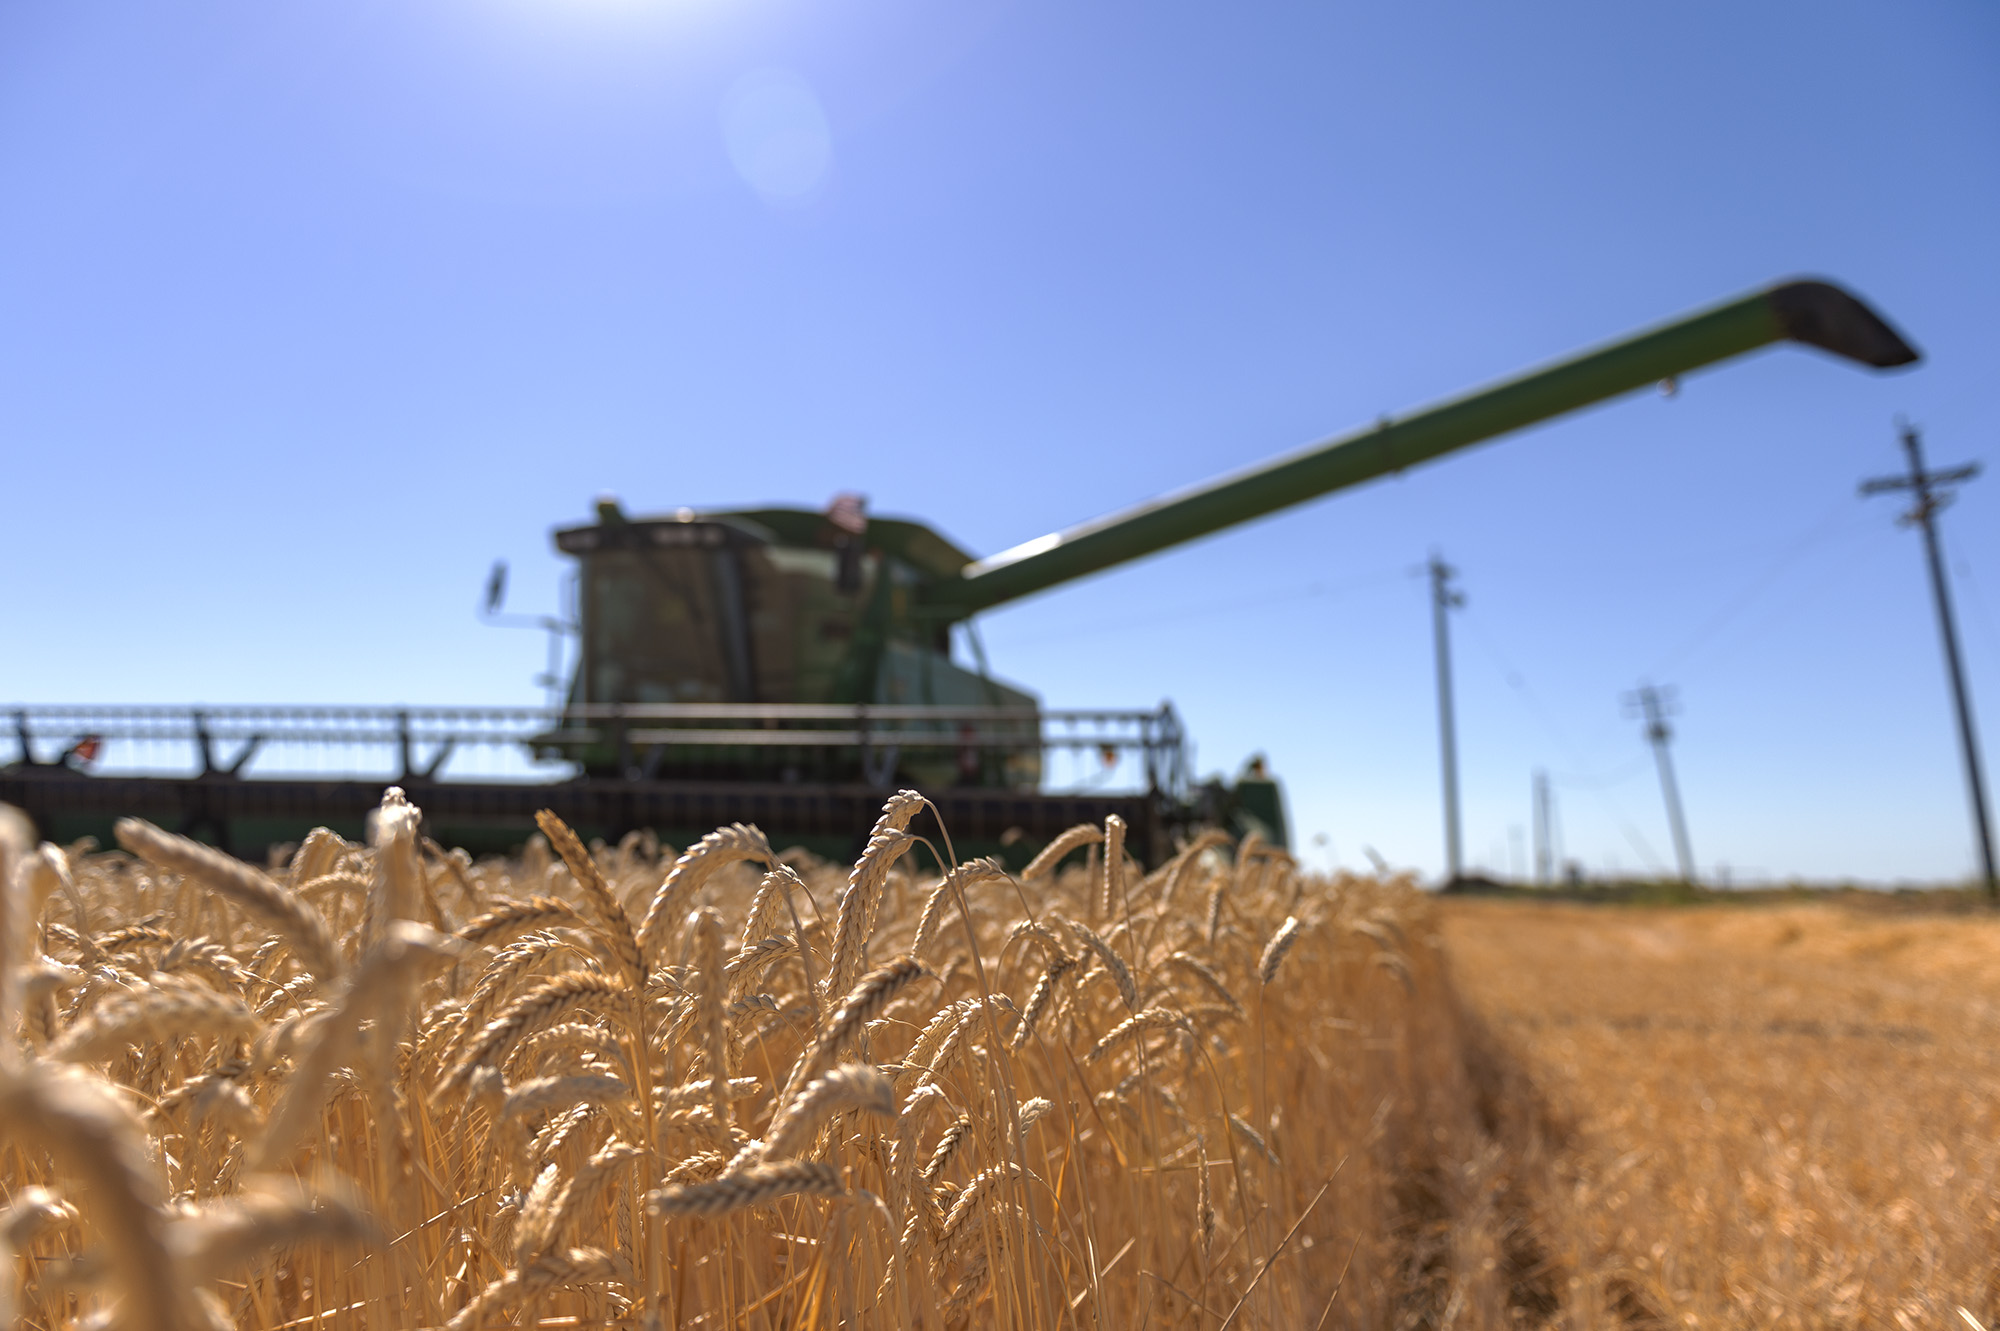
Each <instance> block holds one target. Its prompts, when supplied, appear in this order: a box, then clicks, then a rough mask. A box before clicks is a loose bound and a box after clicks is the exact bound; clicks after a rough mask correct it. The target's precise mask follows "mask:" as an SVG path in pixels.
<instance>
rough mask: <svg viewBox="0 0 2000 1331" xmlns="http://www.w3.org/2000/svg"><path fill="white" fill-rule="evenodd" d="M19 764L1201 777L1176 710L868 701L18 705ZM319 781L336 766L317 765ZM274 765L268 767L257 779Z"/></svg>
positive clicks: (1157, 786) (1152, 781) (417, 773)
mask: <svg viewBox="0 0 2000 1331" xmlns="http://www.w3.org/2000/svg"><path fill="white" fill-rule="evenodd" d="M6 710H7V712H9V713H11V714H12V717H13V722H14V727H13V728H14V734H15V740H16V743H17V745H18V747H19V753H18V756H17V758H16V761H17V762H19V763H22V764H25V765H30V766H46V765H56V764H61V765H67V766H70V767H72V768H76V769H78V770H80V771H91V770H108V769H110V768H113V767H116V768H117V769H118V770H121V771H133V770H147V769H150V770H165V769H168V768H177V769H178V770H180V771H183V772H184V771H186V770H187V763H188V761H189V760H191V762H192V765H193V767H194V769H195V770H196V771H198V772H200V773H202V774H204V775H223V776H244V775H250V774H251V772H250V770H249V769H250V768H251V764H252V762H253V760H256V759H258V758H259V757H260V756H261V755H265V754H268V753H269V752H271V751H272V750H275V749H280V748H282V749H286V750H288V751H293V752H296V751H297V750H299V749H301V748H302V749H305V750H307V751H313V750H317V751H319V752H321V753H322V754H327V755H329V756H334V751H336V750H339V749H343V748H345V749H349V750H352V749H362V750H384V751H386V752H387V753H388V754H389V755H390V759H391V762H392V764H393V768H394V770H395V771H397V772H400V773H401V774H402V775H403V776H404V777H406V778H411V779H422V780H437V779H440V778H441V777H442V776H443V769H444V766H445V763H446V761H447V760H448V759H450V758H451V757H452V756H453V755H454V754H457V753H460V752H462V751H465V750H470V749H478V748H499V749H505V750H513V751H519V752H526V751H528V750H536V751H539V752H541V753H544V754H547V753H552V752H553V753H561V754H563V755H565V756H566V757H576V756H579V755H581V754H582V753H583V752H584V751H585V750H589V749H601V748H606V747H608V748H611V749H613V750H614V751H616V752H617V753H618V754H619V756H620V761H619V763H618V767H619V769H620V770H623V771H625V772H627V773H628V774H629V775H633V776H638V775H642V774H648V775H649V774H650V771H649V769H648V768H647V765H646V763H645V761H644V758H645V755H646V754H647V753H648V752H649V751H655V750H660V749H663V748H665V747H668V746H671V747H672V748H674V749H676V750H681V751H685V750H723V749H734V750H743V749H753V750H755V749H794V750H820V751H824V750H828V749H852V750H855V751H857V752H858V753H859V754H860V755H861V757H862V761H863V766H864V767H873V766H879V765H880V763H881V761H882V759H884V758H887V760H888V762H889V765H890V766H893V763H894V756H895V755H896V754H897V753H898V752H906V751H910V752H921V751H926V750H929V751H938V750H945V751H957V752H964V751H967V750H1007V751H1021V750H1034V751H1038V752H1040V753H1043V754H1046V753H1049V752H1053V751H1062V750H1069V751H1072V752H1077V753H1087V752H1095V753H1098V754H1100V755H1102V756H1103V758H1104V762H1105V766H1106V768H1107V769H1109V768H1110V767H1112V766H1113V765H1115V764H1116V763H1118V762H1122V760H1123V759H1125V758H1126V757H1127V756H1130V757H1132V758H1135V759H1136V760H1137V771H1136V773H1135V774H1136V775H1138V776H1139V777H1140V778H1141V779H1142V780H1143V784H1144V786H1145V788H1147V789H1150V790H1155V791H1164V792H1169V793H1174V794H1179V793H1182V792H1184V791H1185V790H1186V787H1187V781H1188V775H1189V773H1188V767H1187V748H1186V735H1185V732H1184V731H1183V730H1182V728H1181V723H1180V718H1179V717H1178V716H1177V715H1176V714H1175V712H1174V709H1173V707H1172V705H1171V704H1166V703H1163V704H1161V706H1160V707H1159V708H1157V709H1155V710H1152V711H1135V710H1117V709H1109V708H1049V709H1037V708H1018V707H932V706H916V705H889V704H875V703H862V704H854V705H846V704H800V703H634V704H628V705H592V706H582V707H570V708H562V709H549V708H542V707H417V706H411V707H355V706H314V705H286V706H213V707H188V706H167V705H157V704H144V705H125V706H69V705H51V704H39V705H15V706H12V707H9V708H7V709H6ZM159 745H186V746H189V747H188V748H187V749H185V750H183V751H182V753H183V754H184V755H185V756H184V757H183V758H182V759H181V761H179V762H170V763H161V762H157V761H153V762H146V761H134V755H133V753H132V751H131V750H132V748H133V747H134V746H140V747H141V748H142V756H152V754H156V753H157V748H153V749H152V751H151V754H146V753H143V750H144V748H146V747H147V746H159ZM308 766H309V767H310V769H311V770H312V771H313V772H314V773H315V774H323V773H326V772H328V771H330V770H333V769H332V768H330V767H329V766H328V764H327V763H326V762H324V761H321V762H315V763H311V764H308ZM271 774H275V773H274V771H272V770H269V769H267V768H266V767H265V766H262V765H260V766H259V767H258V768H257V769H256V771H255V775H271Z"/></svg>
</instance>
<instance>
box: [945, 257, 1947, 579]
mask: <svg viewBox="0 0 2000 1331" xmlns="http://www.w3.org/2000/svg"><path fill="white" fill-rule="evenodd" d="M1773 342H1798V343H1801V344H1804V345H1806V346H1813V347H1818V348H1820V349H1821V350H1823V351H1828V352H1831V353H1833V354H1834V355H1836V356H1840V357H1843V358H1845V359H1847V360H1852V361H1858V362H1859V363H1861V364H1863V365H1867V366H1871V367H1873V368H1876V369H1887V368H1890V367H1893V366H1898V365H1909V364H1911V363H1913V362H1915V361H1916V360H1917V359H1918V354H1917V352H1916V351H1915V350H1914V349H1913V348H1912V347H1911V346H1910V345H1909V343H1908V342H1906V341H1904V340H1903V337H1902V335H1901V334H1899V333H1898V332H1897V331H1896V330H1895V329H1894V328H1892V327H1890V326H1889V324H1888V322H1887V321H1886V320H1884V319H1883V318H1882V317H1881V316H1880V315H1878V314H1876V313H1875V312H1874V311H1873V310H1871V309H1869V308H1868V307H1867V306H1866V305H1864V304H1862V303H1861V301H1860V300H1858V299H1856V298H1855V297H1854V296H1851V295H1849V294H1848V293H1847V292H1845V291H1843V290H1841V289H1840V288H1839V287H1837V286H1834V285H1833V284H1832V283H1829V282H1821V281H1795V282H1785V283H1781V284H1779V285H1777V286H1773V287H1768V288H1766V289H1765V290H1762V291H1759V292H1756V293H1755V294H1753V295H1749V296H1744V297H1742V298H1741V299H1739V300H1734V301H1730V302H1729V303H1728V304H1725V305H1719V306H1716V307H1714V308H1713V309H1708V310H1703V311H1700V312H1698V313H1695V314H1691V315H1688V316H1686V317H1685V318H1681V319H1677V320H1675V321H1674V322H1672V323H1669V324H1664V325H1662V326H1660V327H1658V328H1654V329H1650V330H1648V331H1646V332H1643V333H1639V334H1637V335H1635V336H1633V337H1629V338H1626V339H1624V340H1623V341H1620V342H1614V343H1612V344H1610V345H1609V346H1604V347H1599V348H1597V349H1596V350H1594V351H1586V352H1584V353H1583V354H1582V355H1579V356H1576V357H1573V358H1571V359H1569V360H1566V361H1561V362H1559V363H1557V364H1555V365H1551V366H1547V367H1545V368H1543V369H1539V370H1532V371H1530V372H1528V373H1527V374H1524V375H1522V376H1520V377H1519V378H1515V379H1509V380H1507V381H1505V382H1503V383H1499V384H1495V385H1493V386H1492V387H1490V388H1483V389H1479V390H1477V391H1475V392H1473V393H1470V394H1468V395H1466V396H1464V397H1458V398H1452V399H1450V400H1448V401H1445V402H1442V403H1439V404H1438V405H1436V406H1433V407H1426V408H1424V409H1422V410H1419V411H1417V412H1415V413H1413V414H1411V415H1408V416H1405V417H1403V418H1402V419H1400V420H1393V419H1390V418H1388V417H1384V418H1383V419H1382V420H1381V421H1379V422H1377V423H1376V424H1374V425H1372V426H1368V427H1365V428H1363V429H1360V430H1356V431H1354V432H1352V433H1350V434H1345V435H1341V436H1338V437H1336V438H1333V439H1329V440H1326V441H1324V442H1321V443H1318V444H1314V445H1312V446H1311V447H1309V448H1306V449H1303V450H1301V451H1299V452H1296V453H1291V454H1287V455H1285V456H1283V457H1279V458H1275V459H1273V460H1272V461H1270V462H1266V463H1264V464H1262V465H1260V466H1257V467H1252V468H1250V469H1249V470H1247V471H1243V472H1239V473H1237V474H1236V475H1234V476H1226V477H1223V478H1222V479H1220V480H1217V481H1211V482H1209V483H1208V484H1206V485H1201V486H1196V487H1195V488H1193V489H1190V490H1184V491H1182V492H1180V493H1178V494H1172V495H1167V496H1165V497H1163V498H1160V499H1154V500H1150V501H1148V502H1146V503H1143V504H1140V505H1138V506H1136V507H1134V508H1129V509H1126V510H1125V511H1124V512H1122V513H1114V514H1111V515H1110V516H1108V517H1102V518H1097V519H1095V520H1094V521H1091V522H1086V523H1083V524H1081V525H1080V526H1076V527H1071V528H1070V529H1069V530H1068V531H1063V532H1056V533H1053V534H1051V535H1048V536H1041V537H1037V538H1036V539H1034V540H1032V541H1027V542H1024V543H1023V544H1021V545H1017V546H1015V547H1014V548H1013V549H1011V550H1004V551H1002V552H1001V553H999V554H997V555H993V556H991V557H989V558H986V559H981V560H978V561H976V562H974V563H971V564H968V565H966V567H965V570H964V572H963V573H961V574H960V576H959V577H957V578H955V579H947V580H943V581H940V582H934V583H931V584H930V585H929V586H928V587H927V588H926V589H925V592H924V599H925V601H926V603H927V605H926V609H928V610H929V611H930V613H932V614H933V615H935V616H937V617H938V618H943V619H961V618H964V617H966V616H969V615H972V614H976V613H977V612H979V611H981V610H985V609H988V608H990V607H992V606H995V605H999V604H1000V603H1002V602H1004V601H1012V600H1017V599H1019V598H1021V597H1023V596H1031V595H1033V594H1034V593H1036V592H1039V591H1044V590H1046V589H1048V588H1050V587H1053V586H1056V585H1057V584H1059V583H1064V582H1069V581H1072V580H1074V579H1076V578H1081V577H1085V576H1088V575H1089V574H1092V573H1096V572H1098V571H1100V570H1102V569H1107V568H1110V567H1112V566H1113V565H1115V564H1123V563H1128V562H1130V561H1131V560H1135V559H1140V558H1143V557H1145V556H1146V555H1150V554H1153V553H1155V552H1157V551H1160V550H1164V549H1166V548H1168V547H1169V546H1174V545H1179V544H1181V543H1182V542H1185V541H1191V540H1195V539H1196V538H1198V537H1202V536H1206V535H1208V534H1210V533H1211V532H1217V531H1221V530H1222V529H1223V528H1225V527H1233V526H1236V525H1237V524H1239V523H1244V522H1249V521H1252V520H1253V519H1256V518H1260V517H1263V516H1265V515H1266V514H1269V513H1275V512H1277V511H1278V510H1280V509H1284V508H1289V507H1291V506H1292V505H1294V504H1302V503H1304V502H1305V501H1307V500H1309V499H1317V498H1318V497H1320V496H1321V495H1324V494H1330V493H1332V492H1333V491H1335V490H1341V489H1345V488H1346V487H1348V486H1350V485H1358V484H1360V483H1361V482H1363V481H1367V480H1373V479H1374V478H1375V477H1377V476H1382V475H1385V474H1387V473H1389V472H1392V471H1401V470H1403V469H1404V468H1406V467H1410V466H1414V465H1415V464H1417V463H1419V462H1428V461H1430V460H1431V459H1432V458H1436V457H1441V456H1443V455H1444V454H1446V453H1449V452H1452V451H1453V450H1455V449H1460V448H1464V447H1467V446H1468V445H1471V444H1476V443H1480V442H1482V441H1484V440H1487V439H1492V438H1494V437H1495V436H1497V435H1502V434H1506V433H1507V432H1509V431H1511V430H1518V429H1521V428H1522V427H1523V426H1528V425H1533V424H1535V423H1536V422H1538V421H1545V420H1548V419H1549V418H1551V417H1554V416H1560V415H1562V414H1563V413H1565V412H1569V411H1575V410H1576V409H1577V408H1579V407H1586V406H1589V405H1591V404H1592V403H1595V402H1602V401H1604V400H1605V399H1606V398H1611V397H1616V396H1618V395H1619V394H1621V393H1628V392H1631V391H1632V390H1633V389H1636V388H1643V387H1645V386H1647V385H1649V384H1656V383H1660V382H1662V381H1664V380H1668V379H1673V378H1677V377H1678V376H1680V375H1684V374H1687V373H1689V372H1690V371H1693V370H1697V369H1700V368H1702V367H1703V366H1705V365H1713V364H1715V363H1716V362H1717V361H1723V360H1728V359H1729V358H1730V357H1732V356H1740V355H1742V354H1743V353H1744V352H1746V351H1754V350H1756V349H1757V348H1759V347H1763V346H1768V345H1770V344H1771V343H1773Z"/></svg>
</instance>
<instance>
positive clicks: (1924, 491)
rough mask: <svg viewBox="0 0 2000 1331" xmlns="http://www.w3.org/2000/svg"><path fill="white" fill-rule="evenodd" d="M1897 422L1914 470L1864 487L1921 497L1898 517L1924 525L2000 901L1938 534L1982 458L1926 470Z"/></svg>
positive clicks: (1976, 810) (1970, 788) (1982, 844)
mask: <svg viewBox="0 0 2000 1331" xmlns="http://www.w3.org/2000/svg"><path fill="white" fill-rule="evenodd" d="M1897 424H1898V426H1899V427H1900V429H1901V431H1902V436H1903V451H1904V452H1905V453H1907V454H1908V455H1909V460H1910V472H1909V475H1907V476H1878V477H1876V478H1875V479H1874V480H1871V481H1863V482H1862V483H1861V493H1862V495H1863V496H1864V497H1865V496H1868V495H1878V494H1886V493H1888V492H1890V491H1893V490H1908V491H1910V492H1911V493H1912V494H1913V495H1914V496H1915V497H1916V503H1914V504H1912V505H1911V506H1910V509H1909V511H1908V512H1906V513H1904V514H1903V515H1902V516H1901V517H1900V518H1898V519H1897V520H1898V521H1899V522H1901V523H1902V525H1904V526H1905V527H1921V528H1923V532H1924V555H1925V558H1926V559H1927V560H1928V561H1929V564H1930V570H1931V593H1932V595H1933V596H1934V597H1935V598H1936V600H1937V616H1938V631H1939V633H1940V634H1941V635H1942V636H1943V638H1944V664H1945V670H1946V672H1947V673H1948V674H1949V675H1950V676H1951V700H1952V703H1953V705H1954V706H1955V707H1956V708H1957V711H1958V743H1959V751H1960V753H1961V755H1962V757H1963V759H1964V762H1965V785H1966V790H1967V793H1968V794H1969V795H1970V797H1971V801H1972V825H1973V829H1974V831H1975V832H1976V833H1977V834H1978V837H1979V860H1980V866H1981V868H1983V869H1984V870H1985V873H1986V896H1987V899H1988V900H1989V901H2000V878H1996V877H1995V875H1994V869H1993V828H1992V824H1991V822H1990V821H1989V820H1988V818H1987V815H1986V777H1985V774H1984V773H1983V772H1982V771H1981V770H1980V763H1979V737H1978V734H1977V733H1976V732H1975V730H1974V729H1973V724H1972V697H1971V695H1970V694H1969V693H1968V692H1967V691H1966V687H1965V668H1964V666H1963V665H1961V664H1960V662H1959V659H1958V625H1957V623H1956V622H1955V621H1954V620H1953V618H1952V613H1951V589H1950V587H1949V586H1948V585H1947V584H1946V582H1945V580H1944V559H1943V557H1942V556H1940V555H1939V554H1938V537H1937V515H1938V514H1939V513H1940V512H1941V511H1943V509H1944V507H1945V506H1946V505H1947V504H1949V503H1951V501H1952V500H1953V498H1955V497H1956V496H1955V495H1954V493H1953V491H1952V489H1951V487H1952V486H1954V485H1959V484H1961V483H1963V482H1965V481H1969V480H1971V479H1972V478H1973V477H1975V476H1977V475H1979V464H1978V463H1977V462H1968V463H1966V464H1965V465H1963V466H1959V467H1948V468H1946V469H1945V470H1943V471H1925V470H1924V450H1923V442H1922V441H1921V440H1920V439H1919V438H1918V437H1917V431H1916V427H1915V426H1912V425H1911V424H1910V423H1909V422H1907V421H1901V420H1899V421H1898V422H1897Z"/></svg>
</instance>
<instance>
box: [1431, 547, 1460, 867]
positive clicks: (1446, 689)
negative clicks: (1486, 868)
mask: <svg viewBox="0 0 2000 1331" xmlns="http://www.w3.org/2000/svg"><path fill="white" fill-rule="evenodd" d="M1429 568H1430V575H1431V635H1432V637H1433V639H1434V640H1435V642H1436V646H1437V683H1438V747H1439V749H1440V751H1441V754H1442V758H1443V768H1444V881H1445V886H1447V887H1451V886H1454V885H1455V884H1457V882H1458V880H1459V879H1460V878H1461V877H1462V876H1463V875H1464V872H1465V869H1464V855H1463V853H1462V851H1461V848H1460V839H1459V831H1458V732H1457V727H1456V726H1455V725H1454V724H1453V721H1452V711H1451V627H1450V625H1449V624H1448V623H1446V621H1445V614H1446V612H1447V611H1449V610H1452V609H1454V608H1455V607H1457V606H1461V605H1464V604H1465V594H1464V593H1463V592H1460V591H1456V590H1454V589H1453V588H1452V585H1451V580H1452V579H1453V578H1454V577H1456V576H1457V574H1458V570H1457V569H1455V568H1453V567H1452V566H1451V565H1449V564H1447V563H1445V562H1444V558H1443V556H1441V555H1439V554H1438V552H1437V551H1436V550H1433V551H1431V562H1430V565H1429Z"/></svg>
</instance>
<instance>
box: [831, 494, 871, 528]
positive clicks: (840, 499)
mask: <svg viewBox="0 0 2000 1331" xmlns="http://www.w3.org/2000/svg"><path fill="white" fill-rule="evenodd" d="M826 520H827V521H828V522H831V523H832V524H833V525H834V526H836V527H838V528H840V529H841V530H842V531H844V532H847V533H848V534H849V535H851V536H861V535H864V534H866V532H867V531H868V496H867V495H859V494H855V493H854V492H853V491H852V490H842V491H841V492H840V493H839V494H837V495H835V496H834V497H833V502H832V503H830V504H828V505H827V506H826Z"/></svg>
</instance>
